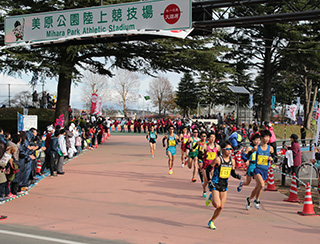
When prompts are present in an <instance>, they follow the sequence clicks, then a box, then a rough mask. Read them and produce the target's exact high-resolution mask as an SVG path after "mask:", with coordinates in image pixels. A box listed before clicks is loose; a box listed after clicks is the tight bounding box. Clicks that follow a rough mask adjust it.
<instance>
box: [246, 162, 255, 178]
mask: <svg viewBox="0 0 320 244" xmlns="http://www.w3.org/2000/svg"><path fill="white" fill-rule="evenodd" d="M255 168H256V165H255V164H249V166H248V168H247V175H248V176H251V177H252V176H253V172H254V169H255Z"/></svg>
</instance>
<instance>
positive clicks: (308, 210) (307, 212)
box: [298, 182, 318, 216]
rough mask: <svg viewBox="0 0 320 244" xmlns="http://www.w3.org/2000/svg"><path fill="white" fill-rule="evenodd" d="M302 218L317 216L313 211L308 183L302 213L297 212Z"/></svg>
mask: <svg viewBox="0 0 320 244" xmlns="http://www.w3.org/2000/svg"><path fill="white" fill-rule="evenodd" d="M298 214H300V215H302V216H318V215H317V214H316V213H315V212H314V210H313V203H312V195H311V187H310V184H309V182H308V183H307V186H306V194H305V196H304V205H303V210H302V212H298Z"/></svg>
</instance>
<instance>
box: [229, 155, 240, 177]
mask: <svg viewBox="0 0 320 244" xmlns="http://www.w3.org/2000/svg"><path fill="white" fill-rule="evenodd" d="M231 160H232V170H231V176H232V177H233V178H235V179H238V180H241V175H239V174H237V173H236V170H235V168H236V162H235V161H234V159H231Z"/></svg>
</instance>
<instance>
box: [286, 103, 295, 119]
mask: <svg viewBox="0 0 320 244" xmlns="http://www.w3.org/2000/svg"><path fill="white" fill-rule="evenodd" d="M286 110H287V111H286V117H287V118H289V119H291V120H293V121H295V120H296V110H297V106H296V105H286Z"/></svg>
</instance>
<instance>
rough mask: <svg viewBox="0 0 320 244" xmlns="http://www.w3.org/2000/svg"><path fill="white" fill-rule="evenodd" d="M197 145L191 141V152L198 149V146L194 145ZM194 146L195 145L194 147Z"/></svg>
mask: <svg viewBox="0 0 320 244" xmlns="http://www.w3.org/2000/svg"><path fill="white" fill-rule="evenodd" d="M196 145H197V143H196V142H194V143H192V148H193V149H192V152H195V151H197V150H198V149H199V146H196ZM195 146H196V147H195Z"/></svg>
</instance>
